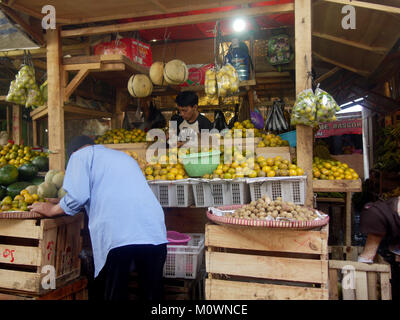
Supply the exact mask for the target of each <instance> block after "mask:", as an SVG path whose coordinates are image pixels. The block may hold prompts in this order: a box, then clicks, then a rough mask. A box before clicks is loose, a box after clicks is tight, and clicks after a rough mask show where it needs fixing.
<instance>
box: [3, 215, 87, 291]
mask: <svg viewBox="0 0 400 320" xmlns="http://www.w3.org/2000/svg"><path fill="white" fill-rule="evenodd" d="M82 228H83V214H82V213H81V214H78V215H76V216H73V217H70V216H62V217H57V218H54V219H0V290H15V291H17V292H25V293H32V294H43V293H46V292H49V289H47V290H46V289H44V288H43V287H42V285H41V282H42V278H43V277H45V276H46V275H47V274H48V272H49V271H48V270H46V269H44V268H43V267H44V266H47V265H51V266H54V268H55V275H56V288H59V287H61V286H63V285H64V284H65V283H67V282H69V281H71V280H73V279H76V278H77V277H79V275H80V268H81V263H80V258H79V254H80V251H81V246H82V241H81V236H80V232H81V229H82ZM42 271H43V273H42Z"/></svg>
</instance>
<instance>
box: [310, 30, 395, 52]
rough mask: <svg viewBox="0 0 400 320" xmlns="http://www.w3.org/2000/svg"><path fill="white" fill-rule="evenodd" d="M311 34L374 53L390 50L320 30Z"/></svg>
mask: <svg viewBox="0 0 400 320" xmlns="http://www.w3.org/2000/svg"><path fill="white" fill-rule="evenodd" d="M312 35H313V36H314V37H317V38H321V39H325V40H330V41H334V42H337V43H341V44H345V45H347V46H351V47H355V48H359V49H362V50H367V51H371V52H374V53H377V54H385V53H386V52H387V51H389V50H390V49H388V48H385V47H371V46H368V45H366V44H363V43H360V42H355V41H351V40H346V39H343V38H339V37H335V36H332V35H330V34H326V33H320V32H315V31H314V32H313V33H312Z"/></svg>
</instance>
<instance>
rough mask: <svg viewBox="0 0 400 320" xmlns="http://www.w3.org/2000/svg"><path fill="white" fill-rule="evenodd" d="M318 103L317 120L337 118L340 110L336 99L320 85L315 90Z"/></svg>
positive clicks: (327, 120) (328, 120) (323, 120)
mask: <svg viewBox="0 0 400 320" xmlns="http://www.w3.org/2000/svg"><path fill="white" fill-rule="evenodd" d="M315 98H316V104H317V122H330V121H335V120H336V116H335V114H336V112H338V111H340V107H339V105H338V104H337V103H336V101H335V99H333V97H332V96H331V95H330V94H329V93H327V92H326V91H324V90H322V89H320V88H319V87H318V88H317V89H316V90H315Z"/></svg>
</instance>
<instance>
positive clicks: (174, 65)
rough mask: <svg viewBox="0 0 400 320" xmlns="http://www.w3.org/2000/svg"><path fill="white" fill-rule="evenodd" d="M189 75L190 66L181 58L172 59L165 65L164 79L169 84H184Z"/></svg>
mask: <svg viewBox="0 0 400 320" xmlns="http://www.w3.org/2000/svg"><path fill="white" fill-rule="evenodd" d="M188 75H189V71H188V68H187V66H186V64H185V63H184V62H183V61H181V60H178V59H175V60H171V61H170V62H168V63H167V64H166V65H165V67H164V79H165V81H166V82H167V83H169V84H174V85H179V84H182V83H184V82H185V81H186V80H187V79H188Z"/></svg>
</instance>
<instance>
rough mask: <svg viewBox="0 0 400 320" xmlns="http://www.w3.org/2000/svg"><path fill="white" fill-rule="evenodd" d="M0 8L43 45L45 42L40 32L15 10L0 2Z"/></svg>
mask: <svg viewBox="0 0 400 320" xmlns="http://www.w3.org/2000/svg"><path fill="white" fill-rule="evenodd" d="M0 9H1V10H2V11H3V12H4V13H5V14H6V15H8V16H9V17H10V18H11V19H12V20H14V22H15V23H17V24H18V25H19V26H20V27H21V28H22V29H23V30H24V31H25V32H26V33H28V34H29V35H30V36H31V37H32V38H33V39H34V40H35V41H37V42H38V43H39V44H40V45H41V46H44V45H45V44H46V42H45V41H44V38H43V35H42V33H40V32H38V31H39V30H41V29H39V30H34V29H33V28H32V26H30V25H29V24H28V23H26V22H25V20H24V19H22V18H21V16H20V15H19V14H18V13H17V12H15V11H14V10H13V9H11V8H9V7H7V6H5V5H3V4H1V3H0Z"/></svg>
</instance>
